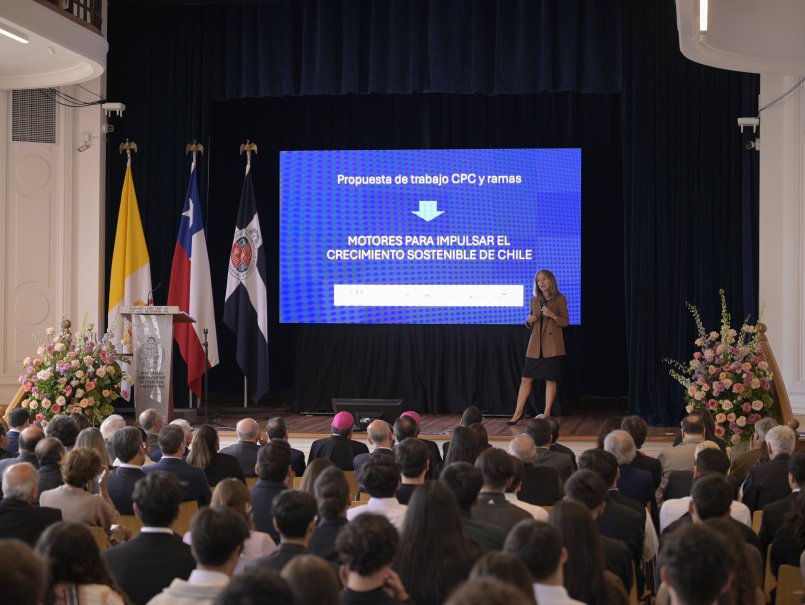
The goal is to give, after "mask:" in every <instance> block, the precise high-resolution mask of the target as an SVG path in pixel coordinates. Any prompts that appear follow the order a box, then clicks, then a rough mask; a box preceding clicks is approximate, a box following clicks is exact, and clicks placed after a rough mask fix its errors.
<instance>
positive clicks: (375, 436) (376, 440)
mask: <svg viewBox="0 0 805 605" xmlns="http://www.w3.org/2000/svg"><path fill="white" fill-rule="evenodd" d="M366 436H367V438H368V439H369V443H371V444H372V445H373V446H374V447H375V448H378V447H383V448H387V449H391V446H392V445H393V444H394V435H393V434H392V432H391V426H389V423H388V422H386V421H385V420H373V421H372V422H371V423H369V426H368V427H366Z"/></svg>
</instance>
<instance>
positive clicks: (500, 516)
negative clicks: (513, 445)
mask: <svg viewBox="0 0 805 605" xmlns="http://www.w3.org/2000/svg"><path fill="white" fill-rule="evenodd" d="M475 466H477V467H478V469H479V470H480V471H481V475H483V479H484V483H483V487H482V488H481V493H480V494H478V504H477V505H476V506H475V508H474V509H473V511H472V515H473V517H475V518H476V519H481V520H483V521H487V522H489V523H494V524H495V525H497V526H498V527H500V528H502V529H503V531H505V532H508V531H509V530H510V529H511V528H512V527H514V526H515V525H516V524H517V522H518V521H522V520H524V519H532V518H533V517H532V516H531V515H530V514H529V513H527V512H526V511H524V510H523V509H522V508H520V507H519V506H515V505H514V504H512V503H511V502H508V501H507V500H506V495H505V494H506V489H508V487H509V486H510V485H511V483H512V481H513V480H514V462H513V460H512V456H510V455H509V454H507V453H506V452H505V451H503V450H501V449H498V448H492V449H488V450H486V451H485V452H484V453H483V454H481V455H480V456H478V461H477V462H476V463H475Z"/></svg>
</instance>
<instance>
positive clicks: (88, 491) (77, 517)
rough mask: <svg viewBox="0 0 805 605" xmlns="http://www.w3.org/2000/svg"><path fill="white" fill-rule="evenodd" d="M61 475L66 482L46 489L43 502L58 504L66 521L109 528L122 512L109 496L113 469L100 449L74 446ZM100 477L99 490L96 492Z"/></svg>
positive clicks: (41, 498)
mask: <svg viewBox="0 0 805 605" xmlns="http://www.w3.org/2000/svg"><path fill="white" fill-rule="evenodd" d="M99 475H100V476H99ZM61 476H62V480H63V481H64V485H60V486H59V487H57V488H54V489H49V490H47V491H44V492H42V493H41V494H40V495H39V504H40V505H41V506H49V507H51V508H58V509H59V510H61V514H62V519H64V520H65V521H71V522H73V523H83V524H84V525H89V526H91V527H102V528H103V529H105V530H106V531H107V532H108V531H109V530H110V529H111V526H112V523H114V522H115V521H117V518H118V516H119V515H118V512H117V509H116V508H115V505H114V503H113V502H112V499H111V498H110V497H109V489H108V487H107V481H108V477H109V473H108V471H106V470H105V469H104V468H103V465H102V464H101V457H100V456H99V455H98V452H96V451H95V450H91V449H89V448H86V447H74V448H73V449H72V450H70V451H69V452H67V454H65V456H64V459H63V460H62V463H61ZM96 477H98V494H97V495H93V494H92V487H93V484H94V480H95V478H96Z"/></svg>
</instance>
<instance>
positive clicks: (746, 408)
mask: <svg viewBox="0 0 805 605" xmlns="http://www.w3.org/2000/svg"><path fill="white" fill-rule="evenodd" d="M741 409H742V410H743V411H744V412H746V413H749V412H751V411H752V404H751V403H749V402H746V403H744V404H743V405H742V406H741Z"/></svg>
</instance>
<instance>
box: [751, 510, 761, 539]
mask: <svg viewBox="0 0 805 605" xmlns="http://www.w3.org/2000/svg"><path fill="white" fill-rule="evenodd" d="M762 524H763V511H762V510H756V511H755V512H754V513H752V530H753V531H754V532H755V534H757V535H760V526H761V525H762Z"/></svg>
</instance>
